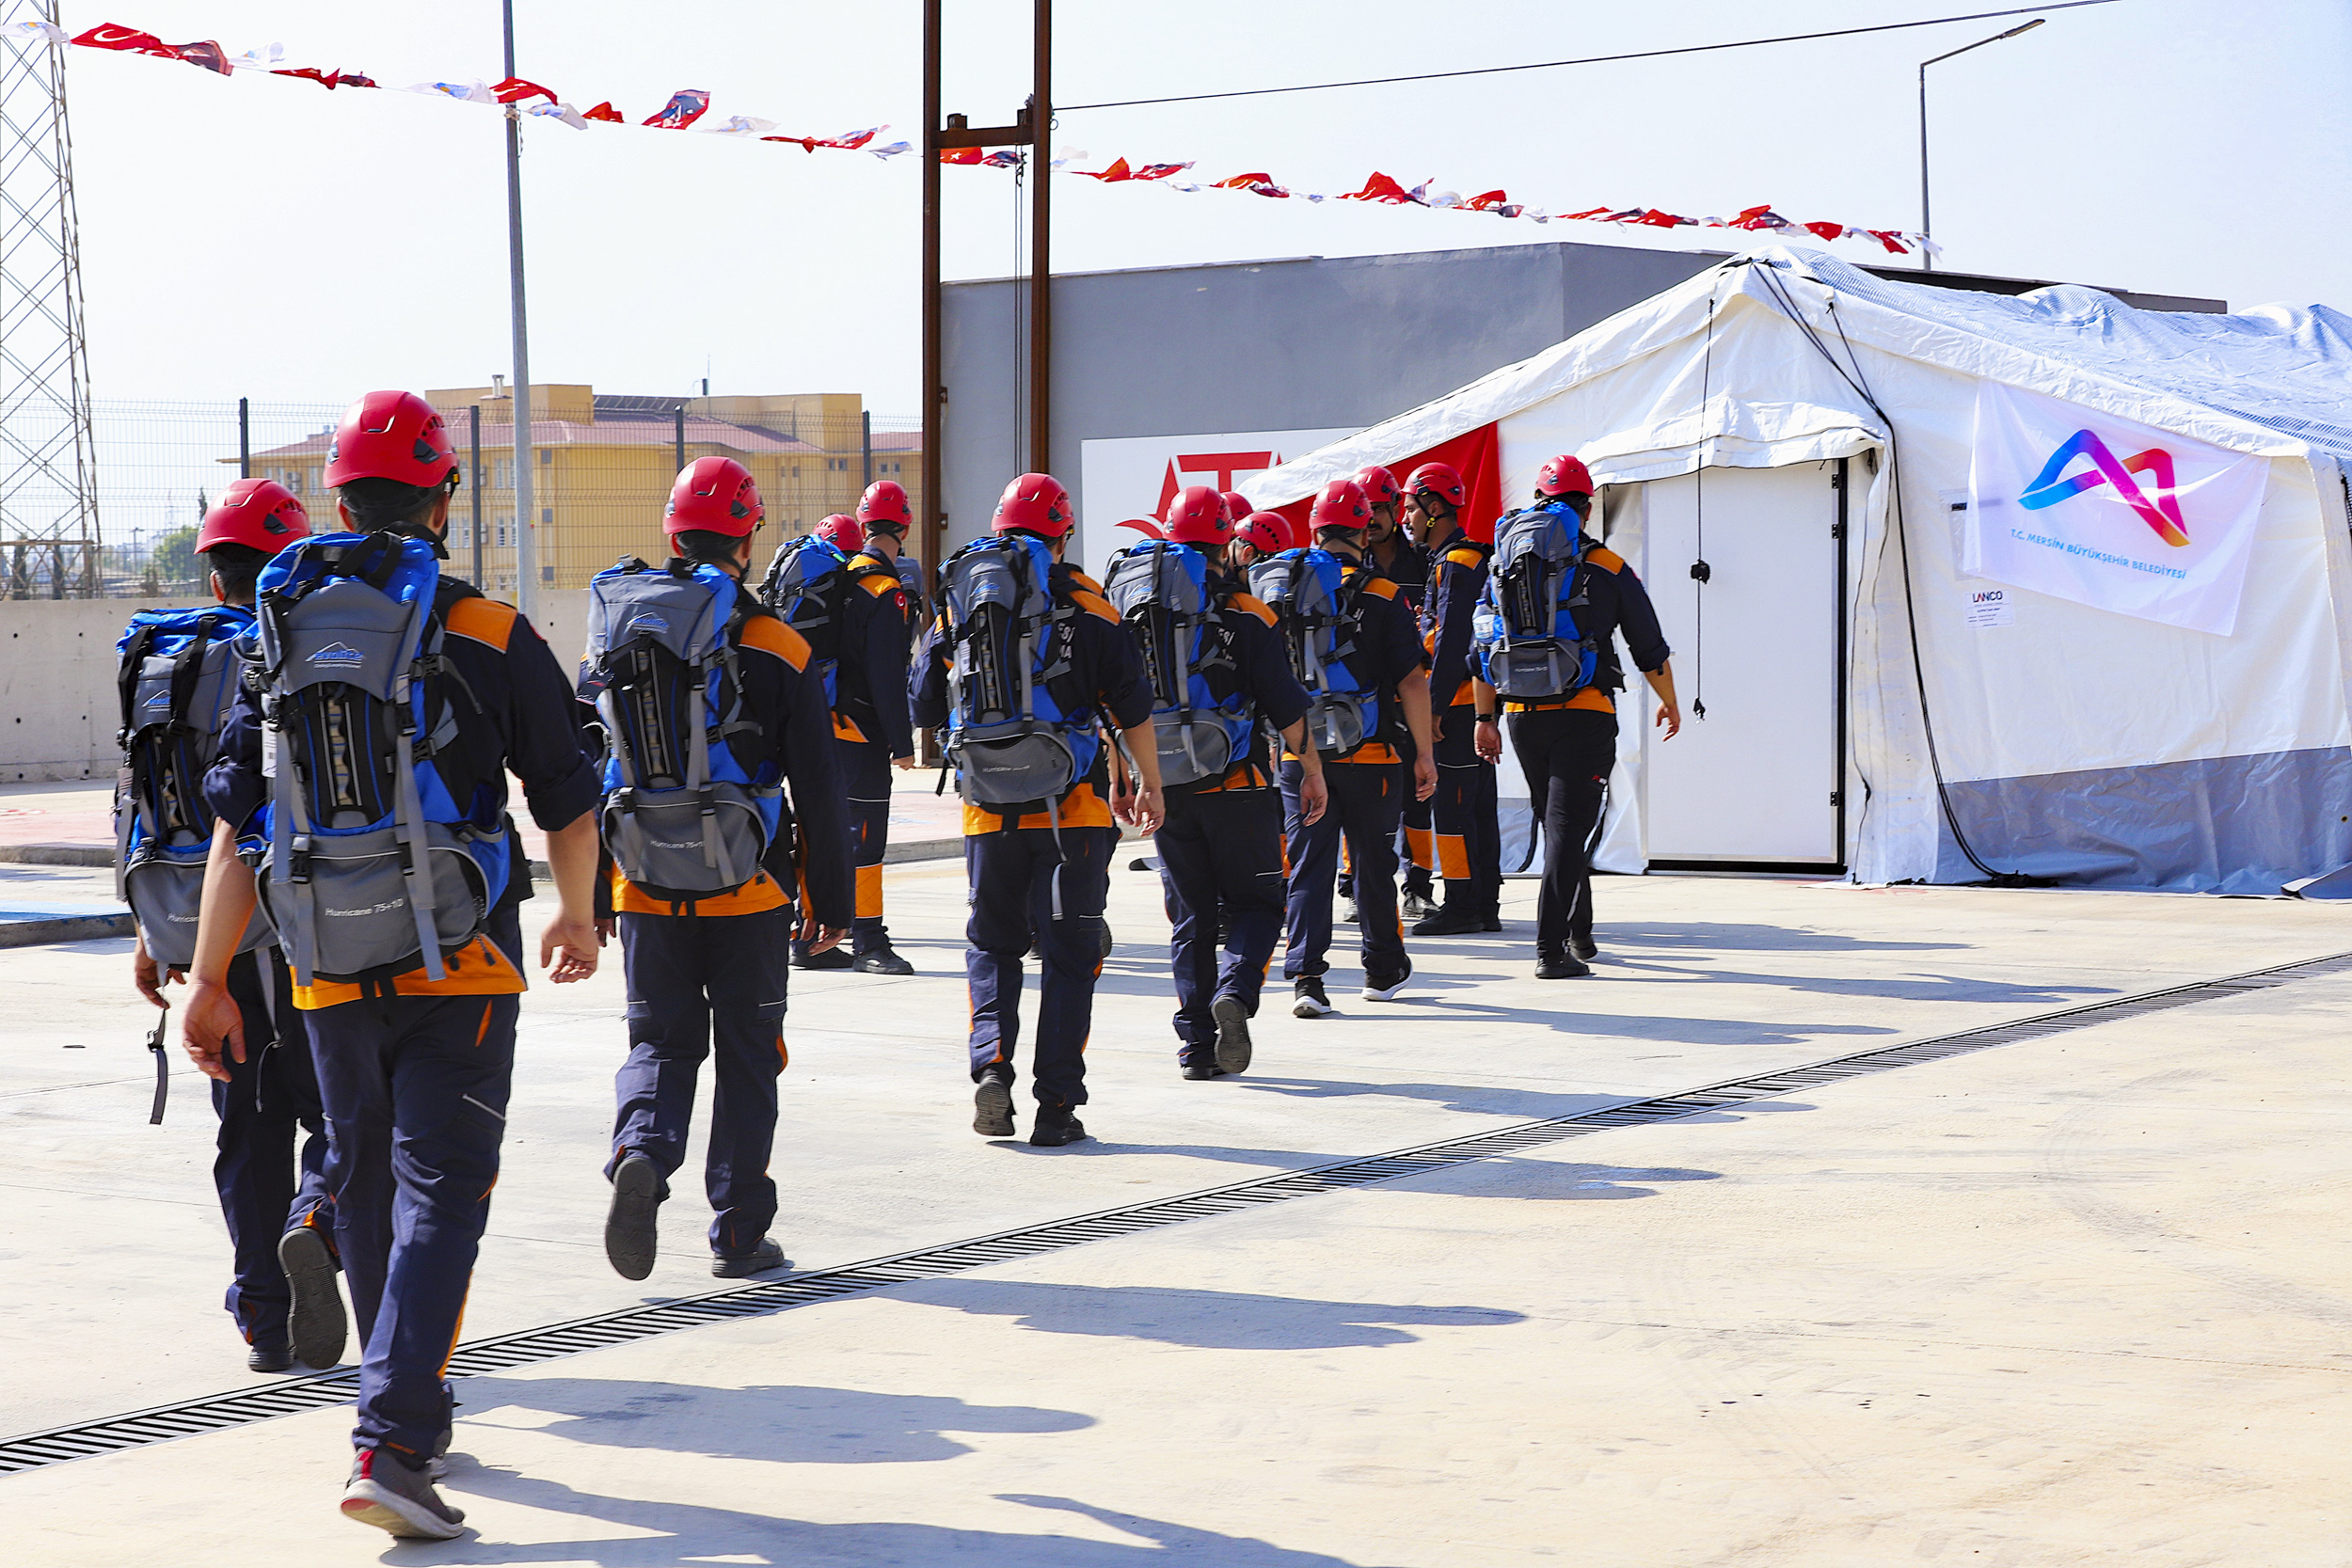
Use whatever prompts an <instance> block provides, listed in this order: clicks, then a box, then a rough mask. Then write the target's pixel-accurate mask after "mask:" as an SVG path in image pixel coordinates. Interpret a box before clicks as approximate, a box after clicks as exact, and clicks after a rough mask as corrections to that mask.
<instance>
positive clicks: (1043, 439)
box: [1029, 0, 1054, 474]
mask: <svg viewBox="0 0 2352 1568" xmlns="http://www.w3.org/2000/svg"><path fill="white" fill-rule="evenodd" d="M1034 26H1035V29H1036V35H1035V37H1034V39H1033V40H1032V42H1033V43H1034V45H1035V47H1036V60H1035V71H1036V76H1035V81H1034V83H1033V84H1032V87H1031V94H1030V98H1029V129H1030V131H1031V133H1032V135H1034V136H1035V137H1036V140H1035V142H1034V143H1033V144H1032V146H1033V149H1034V150H1032V152H1031V153H1030V157H1029V469H1030V471H1031V472H1033V473H1041V474H1042V473H1051V472H1052V471H1053V467H1054V443H1053V420H1054V261H1053V247H1052V233H1051V230H1052V223H1051V219H1052V216H1053V196H1052V192H1053V185H1054V182H1053V162H1054V157H1053V153H1052V152H1051V151H1050V150H1048V149H1049V147H1050V146H1051V143H1052V137H1053V134H1054V0H1037V13H1036V18H1035V22H1034Z"/></svg>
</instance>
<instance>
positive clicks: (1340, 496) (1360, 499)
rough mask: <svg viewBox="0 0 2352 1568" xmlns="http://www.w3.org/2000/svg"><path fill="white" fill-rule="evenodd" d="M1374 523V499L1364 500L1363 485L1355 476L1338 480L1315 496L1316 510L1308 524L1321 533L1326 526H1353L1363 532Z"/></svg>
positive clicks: (1352, 527) (1345, 527) (1310, 527)
mask: <svg viewBox="0 0 2352 1568" xmlns="http://www.w3.org/2000/svg"><path fill="white" fill-rule="evenodd" d="M1371 524H1372V502H1371V501H1369V500H1367V499H1364V487H1363V486H1362V485H1360V484H1359V483H1356V482H1355V481H1354V480H1352V479H1335V480H1333V481H1332V482H1331V483H1328V484H1327V485H1325V486H1324V487H1323V493H1322V494H1321V495H1319V496H1317V497H1316V498H1315V506H1314V511H1313V512H1311V514H1309V515H1308V518H1307V526H1308V528H1309V529H1311V530H1312V531H1315V532H1317V533H1320V532H1322V531H1324V530H1325V529H1327V528H1343V529H1352V530H1354V531H1357V532H1359V533H1360V532H1362V531H1364V530H1365V529H1366V528H1368V527H1370V526H1371Z"/></svg>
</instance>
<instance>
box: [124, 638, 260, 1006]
mask: <svg viewBox="0 0 2352 1568" xmlns="http://www.w3.org/2000/svg"><path fill="white" fill-rule="evenodd" d="M252 630H253V611H251V610H247V609H246V608H245V607H244V606H242V605H213V606H210V607H208V608H206V609H203V610H140V611H139V612H138V613H137V614H135V615H134V616H132V617H131V625H130V626H129V627H128V628H126V629H125V630H124V632H123V634H122V638H121V640H120V641H118V642H117V643H116V644H115V652H116V653H117V655H119V658H120V663H119V666H118V667H117V670H116V674H115V685H116V689H117V690H118V692H119V695H120V698H121V707H122V728H121V730H120V732H119V734H118V736H117V737H116V738H117V739H118V740H119V741H120V743H121V746H122V754H123V762H124V775H125V776H124V783H123V787H122V788H121V789H120V790H119V791H118V792H117V795H116V799H115V892H116V895H117V896H119V897H120V898H121V900H122V901H123V902H124V903H126V904H128V905H130V906H131V917H132V919H134V920H135V921H136V922H137V923H138V928H139V936H140V937H141V939H142V940H144V941H145V942H146V944H147V951H148V953H149V954H150V955H151V957H152V958H154V960H155V961H156V962H157V963H159V964H163V965H166V966H167V967H169V968H172V969H186V968H187V967H188V966H189V965H191V964H192V963H194V962H195V961H196V924H197V909H198V906H199V903H200V902H201V900H202V896H203V891H204V863H205V860H206V858H207V857H208V855H209V854H210V852H211V850H212V847H213V821H214V818H213V813H212V808H210V807H209V806H207V805H206V804H205V803H204V774H205V772H206V770H207V769H209V768H211V767H212V766H213V759H214V758H215V756H217V755H218V754H219V752H220V726H221V723H222V721H224V720H226V719H227V718H228V716H229V705H230V703H231V702H232V701H233V700H234V699H235V697H236V694H237V680H238V677H239V675H240V674H241V673H242V672H243V669H244V665H245V659H246V652H247V651H249V649H250V647H251V636H250V634H251V632H252ZM241 644H242V647H241ZM240 847H241V848H242V849H244V850H246V852H248V853H251V852H256V851H258V850H259V848H260V847H261V841H260V840H259V839H258V838H256V839H254V840H251V841H250V842H248V843H246V844H243V845H241V846H240ZM272 935H273V933H272V931H271V929H270V924H269V916H268V915H266V914H265V913H263V912H262V911H261V910H259V909H256V910H255V911H253V918H252V919H251V920H250V921H248V922H246V928H245V935H244V937H243V939H242V940H241V941H240V942H238V944H237V951H238V952H240V953H243V952H246V951H248V950H249V949H252V948H255V947H258V946H260V945H261V944H262V943H263V942H268V941H269V940H270V939H271V937H272Z"/></svg>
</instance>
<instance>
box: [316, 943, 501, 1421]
mask: <svg viewBox="0 0 2352 1568" xmlns="http://www.w3.org/2000/svg"><path fill="white" fill-rule="evenodd" d="M485 934H487V935H488V936H489V938H490V940H491V941H492V942H496V943H498V945H499V947H500V948H501V950H502V951H504V952H505V953H506V954H507V956H508V957H509V958H518V956H519V955H520V954H521V952H522V932H521V920H520V916H519V911H517V910H516V907H515V906H513V905H508V906H507V907H506V908H504V909H502V910H499V911H493V912H492V914H491V916H490V920H489V923H488V925H487V927H485ZM518 967H519V965H518ZM521 1010H522V998H521V996H519V995H512V994H510V995H506V996H394V997H389V998H386V999H384V1000H381V1001H368V1000H362V1001H358V1002H346V1003H344V1004H343V1005H342V1006H339V1007H323V1008H320V1009H318V1010H316V1011H314V1012H311V1013H309V1014H308V1015H306V1017H307V1021H308V1022H309V1023H310V1053H311V1058H312V1060H313V1061H315V1062H316V1063H317V1065H318V1073H319V1093H320V1097H321V1098H322V1099H323V1100H324V1101H325V1102H326V1126H327V1133H328V1137H329V1139H330V1141H331V1148H329V1150H328V1153H327V1165H326V1168H327V1176H328V1181H329V1184H330V1185H331V1187H332V1188H333V1190H334V1194H335V1239H336V1242H337V1244H338V1246H339V1248H340V1250H341V1251H342V1259H343V1278H344V1280H345V1282H346V1283H347V1284H348V1285H349V1286H350V1289H351V1306H352V1312H353V1315H354V1316H355V1317H356V1318H357V1319H358V1330H359V1344H360V1359H359V1418H358V1423H357V1424H356V1425H355V1426H354V1427H353V1428H352V1441H353V1443H354V1444H355V1445H357V1446H358V1447H359V1448H363V1449H364V1448H376V1447H379V1446H380V1447H385V1448H389V1449H394V1450H395V1451H397V1452H401V1453H405V1454H407V1455H409V1456H411V1457H412V1458H413V1459H414V1460H415V1461H416V1462H417V1463H418V1464H420V1465H421V1464H422V1463H423V1462H424V1460H425V1459H426V1458H427V1457H428V1456H430V1455H431V1454H432V1452H433V1449H434V1445H435V1444H436V1443H437V1442H438V1441H439V1440H440V1436H441V1434H442V1433H444V1432H446V1431H447V1430H448V1429H449V1418H450V1398H449V1387H448V1385H447V1384H445V1383H444V1382H443V1381H442V1371H443V1369H445V1368H446V1367H447V1366H448V1365H449V1355H450V1351H451V1350H452V1349H453V1347H454V1346H455V1345H456V1343H457V1333H458V1330H459V1329H460V1328H461V1327H462V1326H463V1325H464V1322H465V1316H466V1291H467V1290H468V1288H469V1286H470V1285H471V1284H472V1282H473V1265H474V1257H475V1255H476V1253H477V1252H478V1251H479V1250H480V1248H481V1243H482V1227H484V1226H485V1225H486V1224H488V1223H489V1218H490V1189H491V1188H493V1187H495V1186H496V1185H497V1184H498V1178H499V1145H500V1143H501V1140H502V1139H503V1138H504V1136H505V1132H506V1100H507V1094H508V1091H509V1090H510V1089H511V1088H512V1086H513V1083H514V1076H515V1020H516V1017H517V1016H518V1015H519V1014H520V1012H521Z"/></svg>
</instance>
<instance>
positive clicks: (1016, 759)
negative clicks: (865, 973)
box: [907, 474, 1162, 1148]
mask: <svg viewBox="0 0 2352 1568" xmlns="http://www.w3.org/2000/svg"><path fill="white" fill-rule="evenodd" d="M1072 523H1073V513H1072V510H1071V505H1070V493H1069V492H1068V491H1066V490H1064V489H1063V488H1062V487H1061V485H1060V483H1058V482H1057V481H1056V480H1055V479H1054V478H1053V476H1052V475H1050V474H1023V475H1022V476H1021V477H1020V478H1019V479H1016V480H1014V481H1013V482H1012V483H1010V484H1009V485H1007V486H1005V493H1004V496H1003V497H1002V498H1001V499H999V500H998V501H997V503H996V515H995V517H994V520H993V532H992V534H991V536H990V537H988V538H986V539H978V540H975V541H974V542H973V543H971V544H969V545H966V546H963V548H961V549H960V550H958V551H957V552H956V553H955V554H954V555H953V556H952V557H950V558H949V559H948V561H947V562H946V566H945V567H944V568H943V569H942V571H941V575H940V576H941V580H940V602H941V605H942V610H941V613H940V617H939V619H938V621H937V622H936V623H934V624H933V626H931V629H930V632H929V633H928V634H927V635H926V636H925V637H924V640H923V646H922V648H921V650H920V651H919V652H918V653H917V655H916V656H915V658H914V664H913V666H912V668H911V669H910V670H909V671H908V673H907V681H908V694H909V696H910V698H911V700H912V703H913V709H914V712H913V717H914V721H915V722H916V723H917V724H920V725H925V726H939V727H942V728H944V729H945V730H946V749H947V756H948V760H949V761H950V762H951V763H952V764H953V765H954V767H955V768H956V783H957V789H958V792H959V793H960V794H961V795H962V797H963V802H964V804H963V833H964V838H963V863H964V873H965V877H966V879H967V880H968V882H969V885H970V889H971V903H972V915H971V919H970V920H969V922H968V923H967V924H966V927H965V940H966V941H967V942H968V943H969V944H970V945H969V946H968V948H967V949H966V951H965V953H964V973H965V977H966V980H967V982H968V984H969V987H970V990H971V1005H972V1031H971V1066H972V1082H973V1084H974V1085H975V1087H974V1091H973V1096H972V1102H973V1116H972V1130H973V1131H974V1132H977V1133H979V1134H980V1135H981V1136H982V1137H987V1138H1009V1137H1011V1136H1012V1135H1013V1121H1012V1085H1013V1048H1014V1046H1015V1044H1016V1043H1017V1042H1018V1039H1019V1037H1020V1029H1021V988H1022V980H1023V974H1022V958H1023V956H1024V955H1025V954H1026V953H1027V952H1028V950H1029V944H1030V942H1031V941H1032V938H1034V940H1035V942H1036V943H1037V945H1038V949H1039V952H1040V955H1041V959H1042V965H1043V974H1042V978H1041V995H1040V998H1039V1003H1038V1017H1037V1033H1036V1043H1035V1048H1034V1050H1033V1052H1032V1053H1031V1059H1030V1076H1031V1079H1032V1088H1033V1092H1034V1093H1035V1095H1036V1097H1037V1119H1036V1122H1035V1124H1034V1126H1033V1127H1032V1129H1031V1131H1030V1133H1029V1142H1030V1144H1031V1145H1033V1146H1035V1147H1037V1148H1059V1147H1061V1146H1062V1145H1064V1144H1073V1143H1076V1142H1078V1141H1080V1140H1081V1139H1083V1138H1085V1137H1086V1135H1087V1131H1086V1127H1085V1125H1084V1124H1083V1123H1082V1122H1080V1121H1079V1119H1078V1115H1077V1108H1078V1107H1079V1106H1081V1105H1083V1104H1085V1103H1086V1102H1087V1088H1086V1056H1085V1051H1086V1042H1087V1036H1088V1033H1089V1031H1090V1030H1091V1028H1092V1027H1093V1021H1094V982H1095V979H1096V977H1097V976H1098V975H1099V974H1101V973H1102V968H1103V945H1102V943H1103V905H1104V900H1105V899H1106V898H1107V896H1108V895H1109V892H1110V862H1111V851H1112V848H1113V847H1115V846H1116V845H1117V843H1118V841H1119V828H1118V826H1117V824H1116V822H1114V820H1113V817H1112V801H1111V800H1109V798H1108V796H1107V791H1108V787H1109V776H1110V770H1109V762H1108V752H1109V748H1108V747H1107V746H1106V745H1105V744H1104V736H1103V730H1102V724H1101V721H1100V719H1099V718H1098V717H1097V716H1098V714H1100V715H1106V716H1107V717H1108V718H1109V720H1110V721H1111V722H1112V723H1113V724H1115V725H1116V726H1118V728H1119V729H1120V732H1121V733H1122V734H1124V735H1125V736H1127V737H1128V746H1129V750H1130V751H1131V752H1133V754H1134V757H1135V772H1136V777H1137V783H1136V788H1135V791H1134V794H1133V796H1132V797H1131V798H1128V799H1125V800H1121V801H1120V809H1121V811H1123V812H1124V814H1125V819H1127V820H1132V821H1134V822H1135V823H1136V826H1137V827H1139V828H1140V829H1142V831H1143V832H1147V833H1148V832H1152V831H1154V830H1155V829H1157V828H1158V827H1159V825H1160V818H1161V810H1162V808H1161V803H1160V772H1159V753H1158V751H1157V749H1156V748H1155V747H1154V746H1153V744H1152V687H1151V683H1150V682H1149V681H1147V680H1146V679H1145V678H1144V674H1143V663H1142V660H1141V659H1140V658H1138V657H1136V647H1135V644H1134V643H1133V642H1132V641H1129V640H1128V638H1127V635H1126V633H1125V632H1123V631H1121V630H1120V626H1119V614H1118V611H1116V610H1112V609H1111V607H1110V605H1109V604H1108V603H1106V602H1105V601H1104V599H1103V598H1102V596H1101V595H1100V594H1098V593H1096V592H1095V591H1094V590H1093V589H1092V587H1091V586H1090V584H1089V585H1087V586H1081V584H1082V583H1088V579H1086V578H1082V577H1080V576H1079V574H1077V573H1076V572H1074V571H1073V570H1072V569H1071V568H1070V567H1068V566H1066V565H1064V564H1063V563H1062V556H1063V553H1064V551H1065V550H1066V549H1067V548H1068V546H1069V542H1070V531H1071V527H1072Z"/></svg>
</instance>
